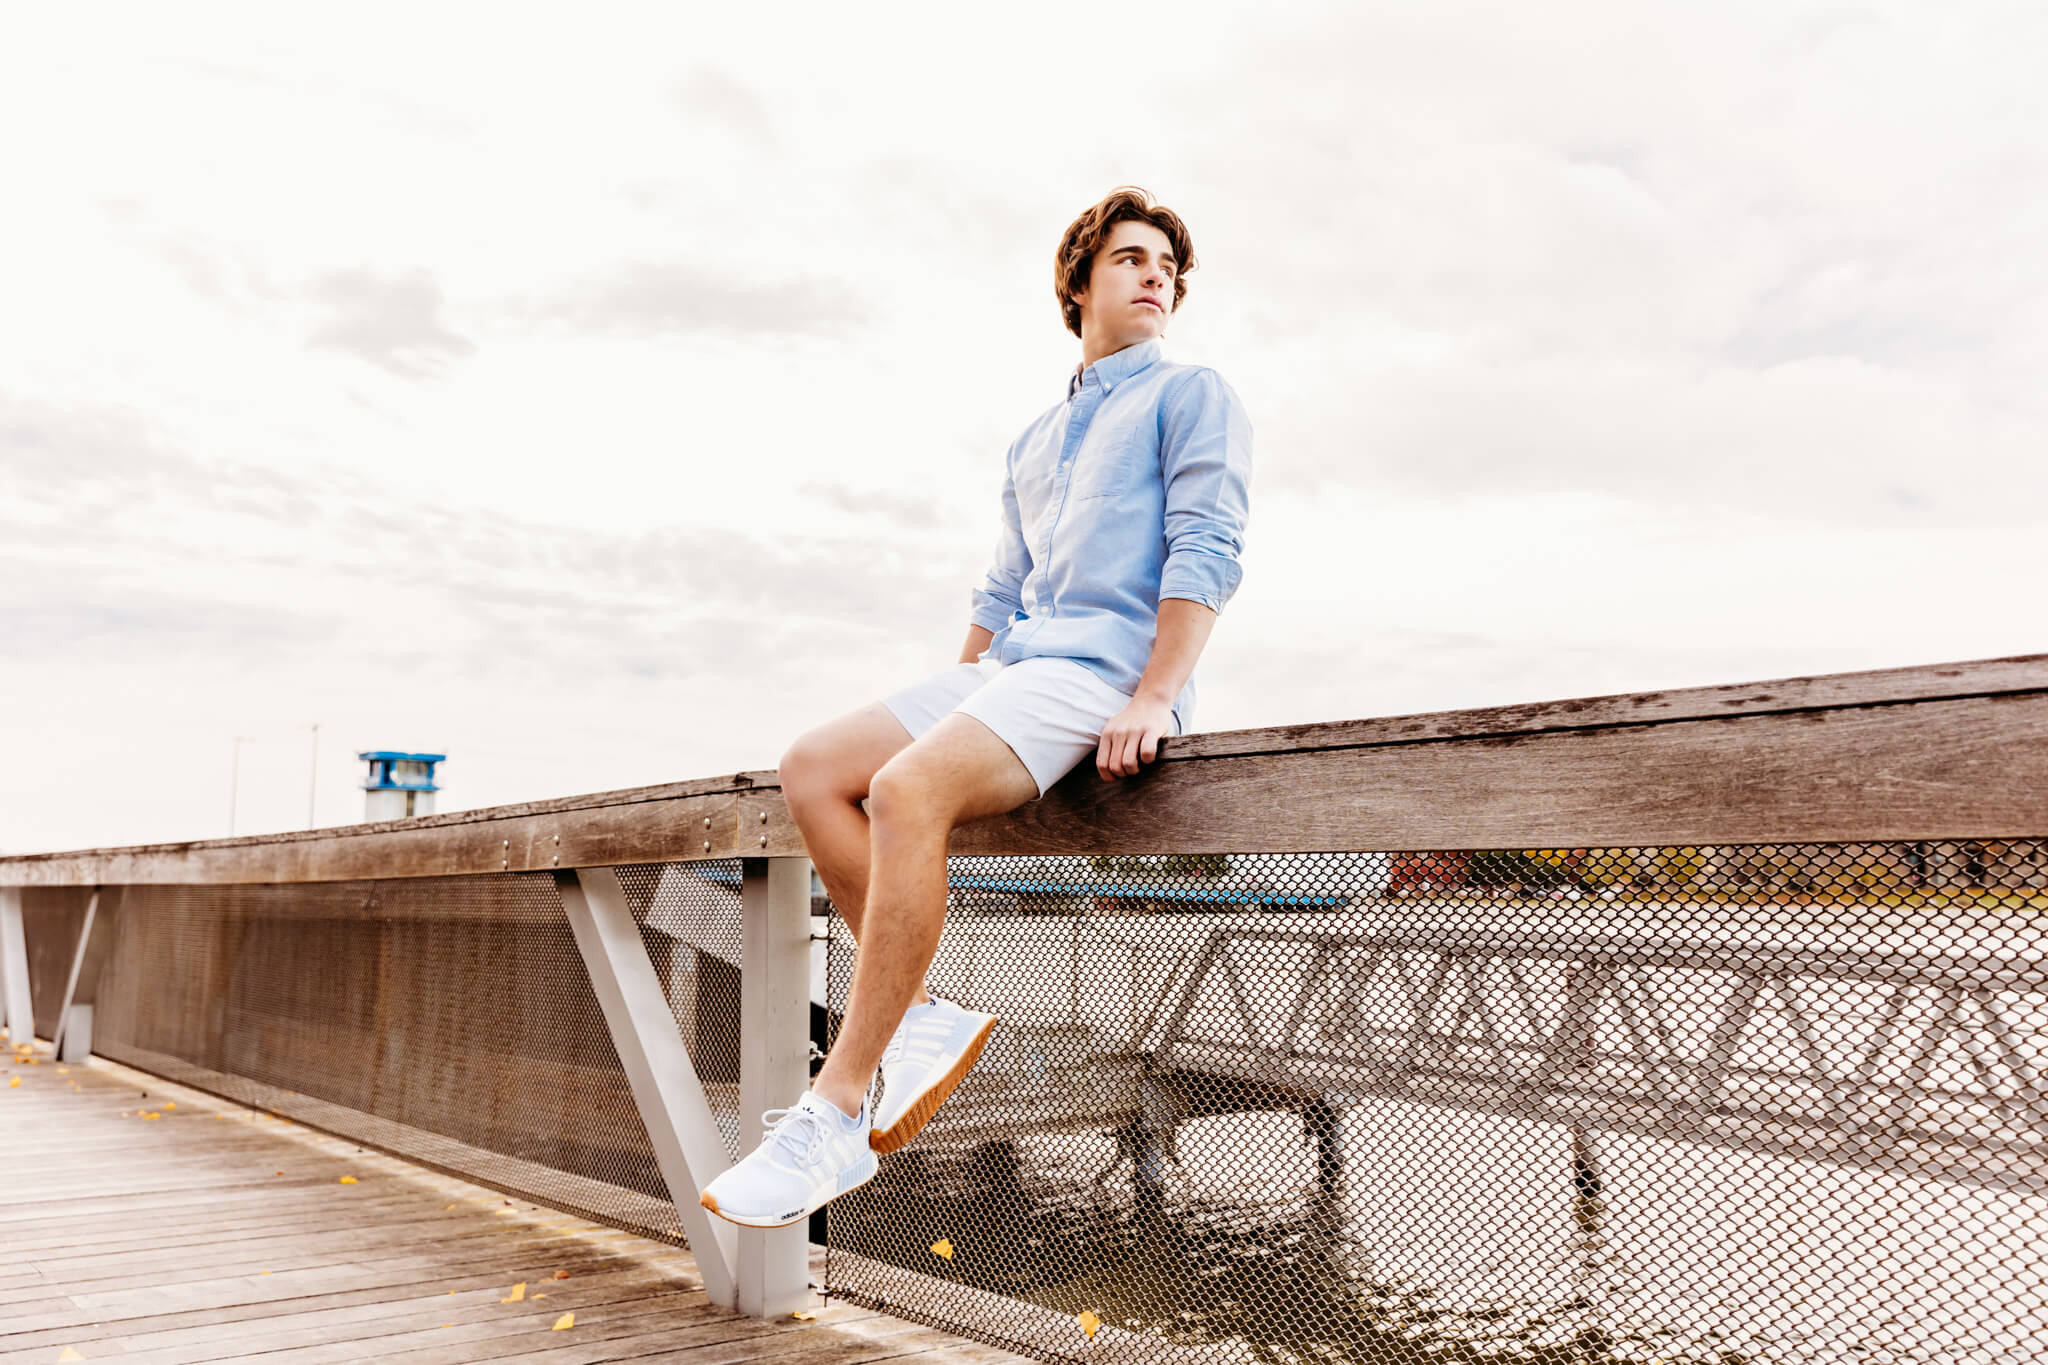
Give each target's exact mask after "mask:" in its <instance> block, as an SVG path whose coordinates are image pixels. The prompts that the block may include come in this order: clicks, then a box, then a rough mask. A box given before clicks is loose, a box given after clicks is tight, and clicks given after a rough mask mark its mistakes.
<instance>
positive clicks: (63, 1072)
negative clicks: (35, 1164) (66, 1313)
mask: <svg viewBox="0 0 2048 1365" xmlns="http://www.w3.org/2000/svg"><path fill="white" fill-rule="evenodd" d="M57 1074H58V1075H59V1076H69V1075H70V1074H71V1068H70V1067H68V1066H60V1067H58V1068H57ZM64 1349H65V1350H67V1351H68V1350H70V1349H71V1348H70V1347H69V1346H66V1347H65V1348H64Z"/></svg>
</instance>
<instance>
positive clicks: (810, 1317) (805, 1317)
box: [790, 1313, 818, 1322]
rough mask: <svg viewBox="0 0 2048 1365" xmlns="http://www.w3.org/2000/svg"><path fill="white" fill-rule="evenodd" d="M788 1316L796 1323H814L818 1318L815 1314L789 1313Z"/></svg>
mask: <svg viewBox="0 0 2048 1365" xmlns="http://www.w3.org/2000/svg"><path fill="white" fill-rule="evenodd" d="M790 1316H791V1317H793V1318H795V1319H796V1320H797V1321H798V1322H815V1321H816V1320H817V1317H818V1315H817V1314H816V1313H791V1314H790Z"/></svg>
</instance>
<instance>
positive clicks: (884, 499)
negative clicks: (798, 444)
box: [797, 480, 943, 531]
mask: <svg viewBox="0 0 2048 1365" xmlns="http://www.w3.org/2000/svg"><path fill="white" fill-rule="evenodd" d="M797 491H798V492H799V493H803V494H806V495H808V496H810V497H814V498H816V499H818V500H819V501H820V502H822V503H824V504H825V505H826V506H828V507H830V508H832V509H834V510H835V511H838V512H842V513H844V514H845V515H847V516H849V517H856V518H859V519H860V520H862V521H866V522H873V521H881V522H883V523H885V524H887V525H889V526H892V527H895V528H896V529H898V530H905V531H910V530H917V531H928V530H930V529H931V528H933V527H935V526H937V525H939V524H940V522H941V521H942V520H943V516H942V514H941V512H940V510H939V505H938V503H937V502H936V501H935V500H933V499H931V498H921V497H908V496H904V495H902V494H899V493H885V492H880V491H877V490H876V489H873V488H848V487H846V486H845V485H844V484H836V483H821V482H818V481H815V480H813V481H811V482H809V483H806V484H804V485H803V486H802V487H800V488H799V489H797Z"/></svg>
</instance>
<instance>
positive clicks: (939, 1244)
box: [932, 1237, 953, 1261]
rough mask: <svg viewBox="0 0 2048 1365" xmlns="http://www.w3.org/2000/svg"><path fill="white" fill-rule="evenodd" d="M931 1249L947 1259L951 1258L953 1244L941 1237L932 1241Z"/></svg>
mask: <svg viewBox="0 0 2048 1365" xmlns="http://www.w3.org/2000/svg"><path fill="white" fill-rule="evenodd" d="M932 1251H933V1252H934V1253H935V1254H937V1255H940V1256H943V1257H945V1258H946V1259H947V1260H949V1261H950V1260H952V1259H953V1244H952V1243H951V1242H949V1241H947V1240H946V1239H945V1238H943V1237H941V1238H940V1239H939V1240H938V1241H936V1242H933V1243H932Z"/></svg>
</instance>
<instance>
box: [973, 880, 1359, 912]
mask: <svg viewBox="0 0 2048 1365" xmlns="http://www.w3.org/2000/svg"><path fill="white" fill-rule="evenodd" d="M947 884H948V885H951V886H958V887H972V888H974V889H976V890H980V891H1038V892H1044V893H1048V894H1052V895H1068V896H1102V897H1106V898H1108V899H1112V900H1160V901H1209V902H1213V903H1214V904H1217V905H1295V906H1306V907H1322V906H1339V905H1348V904H1350V902H1351V898H1350V897H1349V896H1289V895H1283V894H1280V893H1277V892H1272V891H1228V890H1223V889H1220V888H1217V887H1206V886H1190V885H1172V884H1167V885H1157V886H1147V885H1137V886H1124V885H1118V884H1116V883H1113V882H1057V881H1049V880H1036V879H1032V878H1012V877H977V876H961V877H949V878H947Z"/></svg>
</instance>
